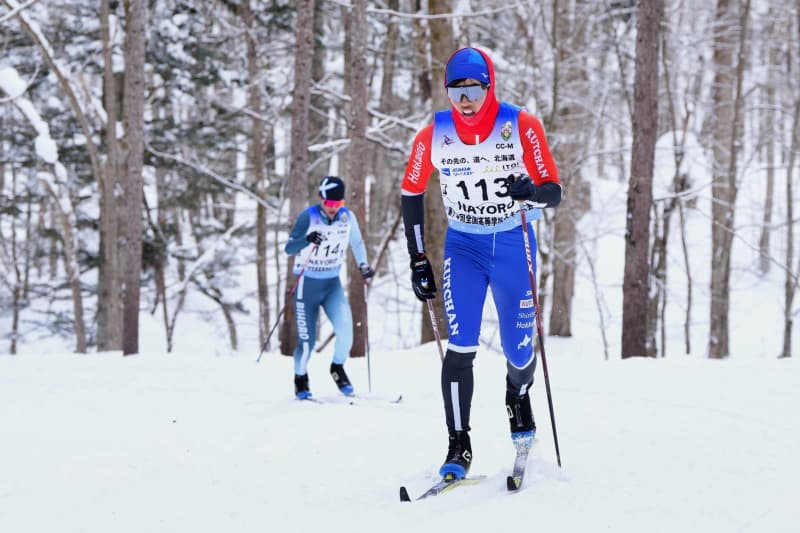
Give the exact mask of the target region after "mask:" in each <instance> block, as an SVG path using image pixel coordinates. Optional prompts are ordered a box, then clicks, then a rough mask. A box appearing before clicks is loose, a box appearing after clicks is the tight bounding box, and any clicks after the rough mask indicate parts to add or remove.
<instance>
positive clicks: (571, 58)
mask: <svg viewBox="0 0 800 533" xmlns="http://www.w3.org/2000/svg"><path fill="white" fill-rule="evenodd" d="M590 5H591V3H590V2H587V1H584V0H578V1H576V2H574V5H573V4H572V3H570V2H566V1H556V2H554V3H553V28H552V34H551V40H552V42H553V43H554V46H555V47H556V50H555V54H556V60H555V64H554V66H553V68H554V71H555V72H554V76H553V89H552V95H553V96H552V98H553V100H552V108H551V114H550V116H549V117H547V119H546V120H545V128H546V129H547V131H548V135H552V136H554V137H557V138H558V139H559V142H557V143H555V144H554V146H553V157H554V159H555V161H556V162H557V164H558V168H559V178H560V179H561V183H562V186H563V187H564V200H563V201H562V203H561V207H560V208H559V209H556V210H555V212H554V214H553V219H552V220H553V245H552V250H551V253H552V257H553V262H552V277H553V298H552V300H553V302H552V306H551V308H550V321H549V325H548V331H549V333H550V335H557V336H561V337H570V336H572V299H573V296H574V294H575V262H576V257H577V254H576V251H577V248H578V245H577V241H578V230H577V224H578V221H579V220H580V219H581V218H582V217H583V215H584V214H585V213H586V211H587V210H588V207H589V205H590V202H591V194H590V187H589V184H588V183H587V182H585V181H584V180H583V179H582V177H581V169H580V166H581V160H582V154H583V153H584V151H585V146H586V142H587V141H588V139H586V133H585V130H586V124H587V121H588V120H589V115H588V113H587V111H586V105H585V104H580V105H579V104H577V103H576V102H577V101H581V100H583V99H584V98H588V95H587V94H586V91H585V87H586V82H587V75H586V72H585V70H584V69H583V66H582V64H581V59H580V55H581V52H582V51H583V50H584V49H585V47H586V39H587V36H586V20H585V19H584V15H588V11H589V9H590Z"/></svg>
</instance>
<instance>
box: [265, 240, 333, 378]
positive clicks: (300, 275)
mask: <svg viewBox="0 0 800 533" xmlns="http://www.w3.org/2000/svg"><path fill="white" fill-rule="evenodd" d="M317 248H319V244H315V245H314V247H313V248H312V249H311V253H310V254H308V257H309V258H311V256H312V255H314V253H315V252H316V251H317ZM307 264H308V259H306V262H305V263H303V268H301V269H300V272H299V273H298V274H297V278H296V279H295V280H294V285H292V290H290V291H289V296H288V297H287V298H286V303H284V304H283V307H282V308H281V312H280V313H278V319H277V320H276V321H275V325H274V326H272V329H271V330H269V333H268V334H267V338H266V339H264V344H262V345H261V351H260V352H258V358H257V359H256V363H259V362H261V356H262V355H263V354H264V350H265V349H266V348H267V345H268V344H269V339H270V337H272V333H273V332H274V331H275V328H277V327H278V324H280V323H281V317H282V316H283V313H284V311H286V306H287V305H289V302H290V301H291V299H292V297H293V296H294V291H296V290H297V284H298V283H300V278H302V277H303V274H304V273H305V271H306V265H307Z"/></svg>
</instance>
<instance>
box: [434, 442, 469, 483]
mask: <svg viewBox="0 0 800 533" xmlns="http://www.w3.org/2000/svg"><path fill="white" fill-rule="evenodd" d="M471 464H472V443H471V442H470V441H469V433H468V432H466V431H452V432H450V434H449V435H448V445H447V458H446V459H445V460H444V464H443V465H442V467H441V468H440V469H439V475H440V476H442V479H463V478H465V477H467V473H468V472H469V467H470V465H471Z"/></svg>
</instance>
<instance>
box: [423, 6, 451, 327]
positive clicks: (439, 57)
mask: <svg viewBox="0 0 800 533" xmlns="http://www.w3.org/2000/svg"><path fill="white" fill-rule="evenodd" d="M428 9H429V12H430V14H431V15H437V14H442V13H450V12H451V11H452V7H451V3H450V0H429V2H428ZM428 25H429V27H430V47H431V54H430V55H431V66H430V78H429V79H430V82H429V87H435V88H436V89H434V90H433V91H432V92H431V100H432V103H433V109H434V110H437V111H438V110H440V109H448V108H449V107H450V102H449V100H448V99H447V94H446V93H445V91H444V89H443V88H442V85H441V83H442V80H443V79H444V69H445V66H446V64H447V58H448V57H450V54H452V53H453V52H454V51H455V50H454V45H455V41H454V39H453V30H452V26H451V22H450V20H448V19H446V18H445V19H441V18H438V19H431V20H429V21H428ZM440 187H441V185H440V184H439V172H438V171H436V172H434V173H433V174H432V175H431V177H430V179H429V180H428V188H427V190H428V194H425V255H426V256H427V257H428V259H429V260H430V262H431V267H432V268H433V272H434V276H435V277H436V278H437V279H438V280H439V287H440V288H441V274H442V271H443V264H444V241H445V235H446V234H447V217H445V214H444V209H443V208H442V199H441V196H440V195H439V189H440ZM433 306H434V308H435V309H436V322H437V328H438V330H439V334H440V335H441V336H442V338H445V337H447V335H448V330H447V320H446V317H447V314H446V313H445V310H444V298H436V299H435V300H433ZM421 320H422V335H421V342H423V343H425V342H430V341H432V340H434V339H435V338H436V337H435V335H434V333H433V326H432V325H431V321H430V317H429V314H428V313H427V312H425V311H423V313H422V318H421Z"/></svg>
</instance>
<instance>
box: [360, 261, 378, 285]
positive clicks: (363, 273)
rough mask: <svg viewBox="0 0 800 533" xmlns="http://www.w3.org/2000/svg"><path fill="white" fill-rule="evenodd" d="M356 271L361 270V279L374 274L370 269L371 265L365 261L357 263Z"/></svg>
mask: <svg viewBox="0 0 800 533" xmlns="http://www.w3.org/2000/svg"><path fill="white" fill-rule="evenodd" d="M358 271H359V272H361V279H363V280H364V281H366V280H368V279H369V278H371V277H372V276H374V275H375V271H374V270H372V267H371V266H369V265H368V264H366V263H361V264H360V265H358Z"/></svg>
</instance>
